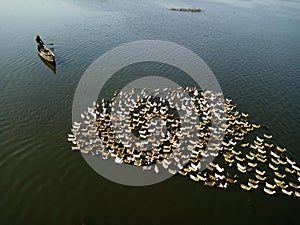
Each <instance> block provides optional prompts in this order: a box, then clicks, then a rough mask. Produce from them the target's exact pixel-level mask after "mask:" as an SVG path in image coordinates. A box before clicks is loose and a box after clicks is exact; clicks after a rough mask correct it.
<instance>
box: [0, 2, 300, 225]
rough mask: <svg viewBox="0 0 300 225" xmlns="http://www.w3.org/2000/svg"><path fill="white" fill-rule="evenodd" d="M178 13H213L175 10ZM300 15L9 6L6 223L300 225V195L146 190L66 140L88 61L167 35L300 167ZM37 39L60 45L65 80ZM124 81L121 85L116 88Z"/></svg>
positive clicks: (172, 187)
mask: <svg viewBox="0 0 300 225" xmlns="http://www.w3.org/2000/svg"><path fill="white" fill-rule="evenodd" d="M173 6H178V7H180V6H187V7H190V6H191V7H200V8H202V9H204V12H203V13H200V14H197V13H196V14H191V13H177V12H171V11H168V10H166V8H167V7H173ZM299 9H300V2H299V1H296V0H295V1H280V0H274V1H262V2H261V1H239V0H236V1H229V0H228V1H225V0H220V1H215V2H211V1H203V2H202V1H201V2H199V1H190V0H188V1H156V2H150V1H133V0H127V1H109V0H99V1H97V0H76V1H71V0H65V1H61V0H51V1H46V0H39V1H37V0H28V1H19V0H12V1H9V0H2V1H1V2H0V21H1V22H0V24H1V26H0V35H1V42H0V50H1V53H0V54H1V57H0V68H1V72H0V73H1V81H0V109H1V110H0V140H1V142H0V179H1V181H0V192H1V200H0V223H1V224H32V225H38V224H45V225H47V224H49V225H50V224H64V225H67V224H68V225H71V224H81V223H82V222H86V223H87V225H90V224H163V223H164V224H188V223H193V224H299V220H300V218H299V210H300V201H299V200H298V199H295V198H288V197H285V196H280V197H269V196H266V195H264V194H263V193H260V192H252V193H245V192H242V191H241V190H240V189H238V188H231V189H230V190H226V191H223V190H219V189H215V188H208V187H203V186H202V185H199V184H197V183H194V182H192V181H190V180H189V179H186V178H183V177H178V176H174V177H172V178H171V179H169V180H167V181H165V182H163V183H160V184H157V185H152V186H147V187H127V186H122V185H119V184H115V183H112V182H110V181H108V180H105V179H104V178H102V177H101V176H99V175H98V174H97V173H95V172H94V171H93V170H92V169H91V168H90V167H89V166H88V165H87V164H86V162H85V161H84V159H83V158H82V157H81V155H80V154H76V153H74V152H70V145H69V143H68V142H67V141H66V135H67V133H68V132H69V129H70V127H71V122H72V101H73V95H74V93H75V89H76V86H77V84H78V82H79V80H80V77H81V75H82V73H83V72H84V71H85V69H86V68H87V67H88V65H89V64H90V63H91V62H92V61H93V60H95V59H96V58H97V57H99V56H100V55H101V54H103V53H105V52H106V51H108V50H111V49H113V48H114V47H117V46H119V45H121V44H123V43H128V42H131V41H136V40H144V39H158V40H165V41H171V42H174V43H177V44H180V45H183V46H185V47H187V48H189V49H191V50H192V51H194V52H195V53H197V54H198V55H199V56H200V57H202V58H203V59H204V60H205V62H206V63H207V64H208V65H209V66H210V68H211V69H212V70H213V72H214V73H215V75H216V77H217V79H218V81H219V83H220V85H221V87H222V90H223V93H224V95H225V97H228V98H232V99H233V101H234V102H235V103H236V104H238V106H239V109H240V111H244V112H247V113H249V114H250V120H252V121H255V122H258V123H263V124H266V125H267V126H269V127H270V128H271V132H272V134H273V136H274V137H275V140H276V142H277V144H279V145H283V146H285V147H286V148H287V149H288V152H289V154H290V155H291V156H292V158H293V159H295V160H296V161H297V163H300V149H299V146H300V139H299V133H300V128H299V122H300V92H299V88H300V76H299V75H300V64H299V61H300V43H299V40H300V29H299V28H300V14H299ZM37 33H39V34H40V35H41V37H42V38H43V39H44V41H45V42H46V43H47V44H49V47H53V48H54V52H55V53H56V55H57V68H56V70H57V71H56V74H54V73H53V72H52V70H51V69H49V67H47V65H45V64H44V63H43V62H42V61H41V60H40V58H39V57H38V55H37V54H36V50H35V43H34V40H33V38H34V36H35V35H36V34H37ZM170 70H171V69H170ZM149 71H150V72H151V73H159V72H162V73H166V74H168V73H171V72H172V71H169V70H168V67H166V68H164V67H158V68H157V67H155V65H154V66H153V65H150V64H149V66H147V65H143V66H142V67H141V66H137V67H131V68H128V69H127V70H126V69H125V70H123V71H121V73H123V74H124V75H123V76H122V79H123V80H122V82H125V83H126V79H127V78H126V77H130V75H134V74H135V75H137V76H141V77H142V76H144V75H147V74H148V73H150V72H149ZM180 79H181V80H184V79H185V78H184V77H182V78H181V77H180ZM122 82H120V81H118V82H117V80H116V82H113V80H112V81H111V82H110V83H109V84H107V85H108V86H107V87H108V88H107V90H112V89H114V88H116V89H117V88H118V87H120V86H121V85H122ZM186 82H188V81H186ZM103 94H104V95H105V94H107V95H109V94H111V93H110V92H107V93H103Z"/></svg>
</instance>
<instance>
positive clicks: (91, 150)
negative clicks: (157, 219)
mask: <svg viewBox="0 0 300 225" xmlns="http://www.w3.org/2000/svg"><path fill="white" fill-rule="evenodd" d="M162 92H164V93H167V94H164V95H163V94H162ZM81 118H82V120H81V121H80V122H74V124H73V127H72V129H71V134H69V135H68V141H70V142H72V143H73V146H72V150H78V151H81V152H82V153H85V154H91V155H94V156H97V157H102V158H103V159H108V158H113V159H114V160H115V163H126V164H131V165H133V166H138V167H140V168H141V169H143V170H144V171H145V172H146V171H154V172H155V173H160V171H161V170H164V171H168V173H171V174H179V175H182V176H186V177H189V178H190V179H192V180H194V181H195V182H200V183H203V184H204V185H207V186H214V187H219V188H223V189H226V188H229V187H230V186H233V185H238V186H239V187H240V188H241V189H243V190H245V191H254V190H262V191H264V192H265V193H266V194H268V195H275V194H283V195H288V196H294V197H300V167H299V166H298V165H297V164H296V162H295V161H293V160H292V159H291V158H290V157H289V156H288V155H287V150H286V149H285V148H283V147H281V146H278V145H276V144H275V142H274V138H273V136H272V135H271V134H270V133H269V129H268V127H266V126H263V125H260V124H255V123H250V122H249V121H248V114H245V113H240V112H239V111H237V106H236V105H234V104H232V100H230V99H224V98H223V96H222V94H221V93H214V92H212V91H202V90H199V89H197V88H190V87H188V88H185V89H183V88H178V89H171V88H166V89H163V90H160V89H155V90H152V91H148V90H146V89H142V90H140V89H132V90H131V91H128V92H120V93H115V94H114V96H113V97H112V99H111V100H109V101H108V100H104V99H103V100H102V101H101V102H99V103H96V102H95V103H94V104H93V106H92V107H88V108H87V110H86V111H85V112H83V113H82V114H81Z"/></svg>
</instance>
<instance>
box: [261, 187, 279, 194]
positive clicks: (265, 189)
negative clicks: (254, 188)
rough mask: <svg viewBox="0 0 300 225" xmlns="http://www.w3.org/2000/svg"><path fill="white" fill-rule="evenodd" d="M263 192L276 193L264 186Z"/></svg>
mask: <svg viewBox="0 0 300 225" xmlns="http://www.w3.org/2000/svg"><path fill="white" fill-rule="evenodd" d="M264 192H265V193H267V194H269V195H274V194H275V193H276V191H275V190H270V189H268V188H266V187H264Z"/></svg>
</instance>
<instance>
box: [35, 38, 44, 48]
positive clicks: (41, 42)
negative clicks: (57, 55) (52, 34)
mask: <svg viewBox="0 0 300 225" xmlns="http://www.w3.org/2000/svg"><path fill="white" fill-rule="evenodd" d="M35 41H36V43H37V45H38V46H37V47H38V51H40V50H43V51H44V50H45V49H44V42H43V41H42V39H41V38H40V36H39V35H37V36H36V37H35Z"/></svg>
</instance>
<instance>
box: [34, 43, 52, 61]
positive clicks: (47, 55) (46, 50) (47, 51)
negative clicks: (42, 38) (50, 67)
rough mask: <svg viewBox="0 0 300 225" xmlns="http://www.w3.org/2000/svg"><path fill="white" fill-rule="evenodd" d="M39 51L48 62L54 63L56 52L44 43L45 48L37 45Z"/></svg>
mask: <svg viewBox="0 0 300 225" xmlns="http://www.w3.org/2000/svg"><path fill="white" fill-rule="evenodd" d="M37 52H38V54H39V56H40V57H42V58H43V59H44V60H46V61H47V62H51V63H54V62H55V55H54V53H53V52H52V51H51V50H50V49H49V48H48V47H47V46H46V45H44V48H43V49H42V48H39V47H38V45H37Z"/></svg>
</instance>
